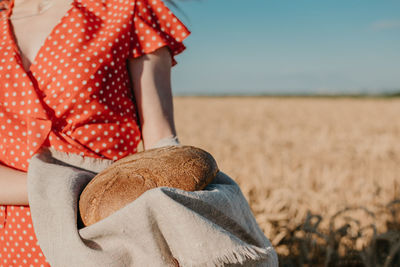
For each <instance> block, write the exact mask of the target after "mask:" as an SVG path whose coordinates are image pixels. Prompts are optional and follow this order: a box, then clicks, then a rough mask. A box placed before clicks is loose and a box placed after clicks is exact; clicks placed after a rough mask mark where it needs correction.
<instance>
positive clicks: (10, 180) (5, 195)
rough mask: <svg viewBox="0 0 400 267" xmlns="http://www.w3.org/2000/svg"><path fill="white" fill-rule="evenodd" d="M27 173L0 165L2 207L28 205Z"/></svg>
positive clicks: (0, 199) (0, 201) (0, 200)
mask: <svg viewBox="0 0 400 267" xmlns="http://www.w3.org/2000/svg"><path fill="white" fill-rule="evenodd" d="M26 182H27V173H26V172H22V171H18V170H16V169H13V168H10V167H7V166H5V165H3V164H1V163H0V205H28V204H29V201H28V190H27V183H26Z"/></svg>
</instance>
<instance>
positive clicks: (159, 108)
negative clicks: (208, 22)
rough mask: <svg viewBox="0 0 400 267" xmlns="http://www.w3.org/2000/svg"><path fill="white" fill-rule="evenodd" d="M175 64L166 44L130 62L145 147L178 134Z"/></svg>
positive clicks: (129, 67) (147, 147)
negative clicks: (173, 77) (173, 96)
mask: <svg viewBox="0 0 400 267" xmlns="http://www.w3.org/2000/svg"><path fill="white" fill-rule="evenodd" d="M171 66H172V59H171V54H170V51H169V49H168V47H166V46H164V47H162V48H159V49H157V50H156V51H154V52H153V53H149V54H146V55H143V56H141V57H138V58H134V59H129V61H128V69H129V73H130V76H131V80H132V83H133V90H134V94H135V100H136V105H137V107H136V108H137V110H138V113H139V119H140V124H141V130H142V138H143V145H144V149H149V148H151V147H153V146H154V145H155V144H156V143H157V142H158V141H159V140H161V139H163V138H165V137H172V136H175V135H176V130H175V124H174V114H173V103H172V92H171Z"/></svg>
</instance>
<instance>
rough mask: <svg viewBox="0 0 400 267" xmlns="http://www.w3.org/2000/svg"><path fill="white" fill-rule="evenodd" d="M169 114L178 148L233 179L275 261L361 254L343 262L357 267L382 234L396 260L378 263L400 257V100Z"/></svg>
mask: <svg viewBox="0 0 400 267" xmlns="http://www.w3.org/2000/svg"><path fill="white" fill-rule="evenodd" d="M174 108H175V123H176V126H177V132H178V135H179V138H180V140H181V142H182V143H183V144H187V145H194V146H198V147H200V148H203V149H205V150H207V151H209V152H210V153H211V154H212V155H213V156H214V157H215V159H216V160H217V163H218V165H219V168H220V170H222V171H224V172H225V173H227V174H228V175H229V176H230V177H232V178H233V179H234V180H235V181H236V182H238V184H239V185H240V187H241V189H242V191H243V193H244V195H245V197H246V198H247V200H248V202H249V204H250V207H251V209H252V211H253V213H254V214H255V217H256V220H257V222H258V223H259V225H260V227H261V229H262V230H263V231H264V233H265V235H266V236H267V237H268V238H269V239H270V240H271V242H272V244H273V245H274V246H275V248H276V250H277V252H278V253H279V255H280V259H281V263H282V262H283V261H282V260H284V259H287V258H290V263H293V266H294V265H301V264H305V265H306V264H309V265H310V264H311V265H313V264H315V265H325V266H328V265H329V264H331V266H333V265H332V262H334V261H333V260H332V259H333V258H335V257H333V256H334V255H336V260H338V258H340V257H342V258H343V257H344V256H346V255H345V254H346V253H347V254H349V253H353V254H354V251H356V252H360V251H363V253H364V254H362V253H361V254H360V255H361V256H354V255H353V256H351V257H350V256H348V255H347V260H348V261H347V264H348V265H349V266H350V265H352V264H353V263H354V265H355V266H356V265H357V262H361V263H362V262H364V265H365V264H366V262H367V263H368V261H369V262H371V261H372V260H371V259H369V258H368V259H366V258H365V257H367V256H368V255H369V256H368V257H372V256H371V255H372V254H374V255H375V254H377V253H378V252H371V251H369V252H368V251H367V250H366V247H367V246H368V244H369V245H370V247H371V240H372V239H373V238H374V237H375V239H376V237H377V236H378V234H382V233H389V234H388V235H390V236H389V237H385V238H383V239H382V238H381V239H382V240H383V241H382V242H386V243H387V244H388V245H387V246H389V247H388V249H387V252H386V254H390V253H392V254H393V253H394V256H395V257H394V258H393V255H392V256H391V257H392V259H391V260H388V259H385V258H383V259H381V261H382V266H383V265H384V264H389V265H387V266H391V265H390V264H395V263H394V262H395V260H400V259H399V258H400V252H399V253H398V254H396V251H395V249H394V248H393V246H396V244H397V242H400V234H399V231H400V229H397V228H396V227H398V226H399V225H400V221H398V219H399V218H400V217H399V216H398V215H399V213H400V209H399V206H400V203H399V202H398V199H399V198H400V142H399V141H400V140H399V139H400V116H399V114H400V99H397V98H382V99H378V98H376V99H372V98H307V97H304V98H297V97H286V98H285V97H281V98H279V97H175V98H174ZM346 208H347V210H346ZM310 229H311V230H310ZM374 229H375V230H376V231H375V232H374ZM396 229H397V230H399V231H397V232H396V231H395V230H396ZM343 231H345V233H344V234H343V233H342V232H343ZM396 234H397V236H396ZM338 235H340V237H339V238H338V237H337V236H338ZM394 235H395V236H394ZM393 236H394V237H393ZM396 238H398V239H396ZM389 239H390V240H389ZM332 240H336V241H335V242H336V243H337V246H336V245H332V244H331V243H332V242H333V241H332ZM375 241H376V240H375ZM378 241H379V242H381V241H380V239H379V238H378ZM378 241H376V242H378ZM324 243H325V245H324ZM296 244H297V245H296ZM310 244H311V245H310ZM316 244H320V245H321V247H318V246H317V245H316ZM399 244H400V243H399ZM305 245H307V246H308V248H307V249H306V250H307V251H306V252H304V251H299V250H301V248H299V246H300V247H301V246H305ZM310 246H311V247H310ZM332 246H333V247H335V248H334V249H333V250H336V251H335V252H334V253H333V252H332ZM399 249H400V246H399ZM303 250H304V249H303ZM366 251H367V252H368V253H370V254H368V253H366ZM393 251H395V252H393ZM329 253H330V254H329ZM332 253H333V254H332ZM365 253H366V254H365ZM371 253H372V254H371ZM295 254H296V255H295ZM302 254H307V255H302ZM386 254H385V255H386ZM327 255H328V256H327ZM362 255H364V259H362V257H363V256H362ZM365 255H367V256H365ZM385 255H383V256H385ZM396 255H397V256H396ZM383 256H382V255H375V256H374V257H375V258H374V260H375V261H376V264H374V265H375V266H378V265H379V264H378V263H379V262H378V261H379V260H380V259H379V257H381V258H382V257H383ZM386 256H387V255H386ZM296 257H297V258H296ZM327 257H329V260H328V259H327ZM332 257H333V258H332ZM396 257H397V258H396ZM351 260H353V263H351ZM362 260H364V261H362ZM328 261H331V262H328ZM288 262H289V261H288ZM338 262H339V261H336V263H338ZM396 262H397V261H396ZM338 264H339V263H338ZM286 265H287V264H286ZM311 265H310V266H311ZM339 265H340V264H339ZM342 265H343V262H342ZM345 265H346V263H344V265H343V266H345ZM287 266H290V265H287ZM357 266H363V265H357ZM371 266H372V265H371ZM393 266H395V265H393Z"/></svg>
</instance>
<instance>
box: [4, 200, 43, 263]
mask: <svg viewBox="0 0 400 267" xmlns="http://www.w3.org/2000/svg"><path fill="white" fill-rule="evenodd" d="M37 242H38V241H37V239H36V236H35V232H34V229H33V225H32V219H31V215H30V209H29V206H13V205H7V206H2V205H0V266H50V264H49V263H48V261H47V260H46V258H45V256H44V255H43V252H42V250H41V249H40V247H39V245H38V244H37Z"/></svg>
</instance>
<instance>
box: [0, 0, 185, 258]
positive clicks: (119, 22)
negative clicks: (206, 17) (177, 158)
mask: <svg viewBox="0 0 400 267" xmlns="http://www.w3.org/2000/svg"><path fill="white" fill-rule="evenodd" d="M2 4H3V6H4V9H3V10H2V11H0V14H1V15H2V18H3V19H2V20H1V21H0V33H1V35H0V80H1V83H0V120H1V126H0V149H1V152H0V162H1V165H0V265H4V266H20V265H22V266H29V265H31V264H33V265H34V266H49V264H48V262H47V261H46V259H45V257H44V255H43V253H42V251H41V249H40V247H39V246H38V244H37V239H36V237H35V234H34V230H33V227H32V221H31V217H30V209H29V202H28V196H27V187H26V178H27V175H26V171H27V169H28V166H29V159H30V158H31V157H32V155H34V154H35V153H36V152H37V151H38V149H39V148H40V147H44V146H46V147H51V148H52V149H55V150H59V151H64V152H71V153H75V154H80V155H81V156H85V157H90V158H108V159H112V160H118V159H120V158H123V157H125V156H127V155H129V154H132V153H135V152H136V151H137V146H138V144H139V143H140V141H141V140H142V141H143V145H144V149H148V148H151V147H153V146H155V145H156V144H157V143H158V142H159V141H160V140H162V139H163V140H164V141H165V139H166V138H167V139H168V140H170V141H171V142H174V141H175V142H176V139H175V138H174V137H175V136H176V131H175V126H174V119H173V106H172V96H171V85H170V71H171V66H173V65H175V64H176V61H175V60H174V55H177V54H178V53H180V52H182V51H183V50H184V49H185V46H184V45H183V44H182V41H183V39H185V38H186V37H187V36H188V35H189V34H190V32H189V31H188V29H187V28H186V27H185V25H183V24H182V22H180V21H179V20H178V19H177V18H176V17H175V16H174V14H173V13H171V12H170V10H169V9H168V8H167V7H166V6H165V5H164V4H163V2H162V1H161V0H73V1H72V2H71V1H65V0H53V1H47V0H45V1H43V0H41V1H39V0H10V2H4V1H3V3H2ZM139 122H140V123H139Z"/></svg>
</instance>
